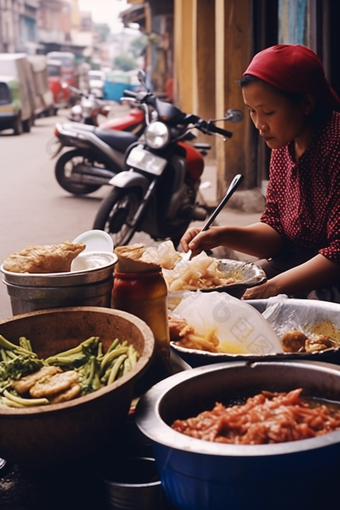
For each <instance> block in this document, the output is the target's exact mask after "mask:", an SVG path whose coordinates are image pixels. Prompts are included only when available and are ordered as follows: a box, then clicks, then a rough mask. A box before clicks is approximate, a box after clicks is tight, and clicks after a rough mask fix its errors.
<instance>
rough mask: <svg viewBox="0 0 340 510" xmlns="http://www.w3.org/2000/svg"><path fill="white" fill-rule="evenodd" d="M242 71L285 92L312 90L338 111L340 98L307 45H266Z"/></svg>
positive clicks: (294, 92) (304, 92) (308, 91)
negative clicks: (267, 46)
mask: <svg viewBox="0 0 340 510" xmlns="http://www.w3.org/2000/svg"><path fill="white" fill-rule="evenodd" d="M245 74H251V75H253V76H255V77H256V78H259V79H260V80H263V81H265V82H267V83H269V84H270V85H272V86H274V87H276V88H278V89H280V90H282V91H284V92H288V93H291V94H313V95H315V97H316V98H317V99H319V100H320V101H321V102H322V103H324V104H325V105H326V106H329V107H331V108H332V109H333V110H338V111H340V100H339V98H338V96H337V94H336V92H335V91H334V90H333V89H332V87H331V86H330V85H329V83H328V82H327V79H326V76H325V70H324V67H323V65H322V63H321V61H320V59H319V58H318V56H317V55H316V53H314V51H312V50H311V49H310V48H307V46H302V45H300V44H278V45H276V46H271V47H270V48H266V49H264V50H262V51H260V52H259V53H257V54H256V55H255V56H254V58H253V59H252V61H251V62H250V64H249V66H248V67H247V69H246V70H245V72H244V73H243V76H244V75H245Z"/></svg>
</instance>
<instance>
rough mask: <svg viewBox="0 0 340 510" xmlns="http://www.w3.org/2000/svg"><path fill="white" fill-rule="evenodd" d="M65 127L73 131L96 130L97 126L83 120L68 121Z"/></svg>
mask: <svg viewBox="0 0 340 510" xmlns="http://www.w3.org/2000/svg"><path fill="white" fill-rule="evenodd" d="M63 127H64V128H65V129H67V130H71V131H95V129H96V126H91V125H89V124H83V123H82V122H66V123H65V124H63Z"/></svg>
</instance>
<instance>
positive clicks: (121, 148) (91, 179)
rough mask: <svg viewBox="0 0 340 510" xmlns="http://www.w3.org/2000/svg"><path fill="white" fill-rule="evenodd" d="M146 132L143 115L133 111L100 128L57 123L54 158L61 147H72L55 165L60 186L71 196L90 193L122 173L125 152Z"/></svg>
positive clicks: (136, 109) (141, 112)
mask: <svg viewBox="0 0 340 510" xmlns="http://www.w3.org/2000/svg"><path fill="white" fill-rule="evenodd" d="M144 128H145V113H144V111H143V110H142V109H140V108H132V109H131V110H130V112H129V114H128V115H125V116H123V117H119V118H114V119H109V120H108V121H107V122H105V123H103V124H101V125H100V127H96V126H90V125H87V124H81V123H65V124H60V123H57V124H56V126H55V132H54V134H55V136H56V137H57V139H58V146H57V149H56V151H55V152H54V154H53V158H55V157H57V156H58V155H59V154H60V152H61V151H62V149H63V148H64V147H73V148H74V149H73V150H69V151H67V152H64V153H63V154H61V156H60V157H59V158H58V160H57V162H56V165H55V177H56V179H57V182H58V183H59V184H60V186H61V187H62V188H63V189H64V190H66V191H68V192H69V193H72V194H74V195H85V194H89V193H93V192H95V191H96V190H98V189H99V188H100V187H101V186H103V185H107V184H108V183H109V180H110V179H111V178H112V177H113V176H114V175H115V174H116V173H118V172H121V171H122V170H124V168H125V167H124V164H125V159H124V153H125V150H126V149H127V148H128V147H129V146H130V145H131V144H132V143H135V142H136V141H137V140H138V138H139V137H140V136H141V134H142V133H143V131H144Z"/></svg>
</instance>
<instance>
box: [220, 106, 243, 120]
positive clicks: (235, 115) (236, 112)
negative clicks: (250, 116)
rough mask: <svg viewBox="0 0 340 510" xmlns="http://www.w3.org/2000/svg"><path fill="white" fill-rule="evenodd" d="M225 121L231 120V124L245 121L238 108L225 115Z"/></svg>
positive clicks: (228, 111)
mask: <svg viewBox="0 0 340 510" xmlns="http://www.w3.org/2000/svg"><path fill="white" fill-rule="evenodd" d="M224 120H229V121H230V122H234V123H235V124H236V123H237V122H241V121H242V120H243V113H242V112H241V110H236V108H229V110H227V111H226V113H225V118H224Z"/></svg>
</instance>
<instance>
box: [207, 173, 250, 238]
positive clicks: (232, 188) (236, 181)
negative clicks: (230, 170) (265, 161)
mask: <svg viewBox="0 0 340 510" xmlns="http://www.w3.org/2000/svg"><path fill="white" fill-rule="evenodd" d="M242 179H243V175H242V174H236V175H235V177H234V178H233V180H232V181H231V183H230V185H229V188H228V190H227V192H226V194H225V195H224V197H223V198H222V200H221V202H220V203H219V204H218V206H217V207H216V209H215V210H214V211H213V213H212V215H211V216H210V217H209V218H208V220H207V222H206V223H205V224H204V225H203V227H202V229H201V232H204V231H205V230H208V228H209V227H210V225H211V224H212V222H213V221H214V219H215V218H216V216H217V215H218V214H219V213H220V212H221V210H222V209H223V207H224V206H225V204H226V203H227V201H228V200H229V198H230V197H231V196H232V194H233V193H234V191H236V188H237V187H238V186H239V184H240V183H241V181H242Z"/></svg>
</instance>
